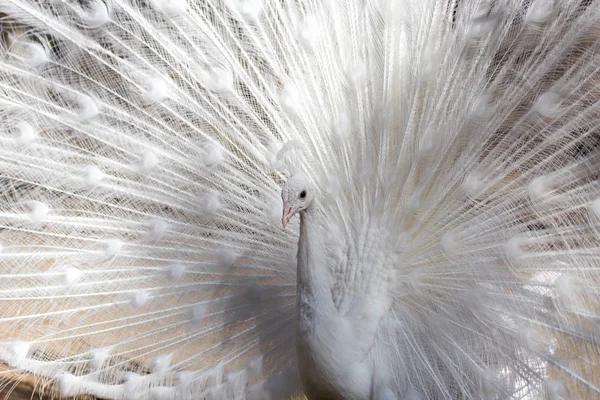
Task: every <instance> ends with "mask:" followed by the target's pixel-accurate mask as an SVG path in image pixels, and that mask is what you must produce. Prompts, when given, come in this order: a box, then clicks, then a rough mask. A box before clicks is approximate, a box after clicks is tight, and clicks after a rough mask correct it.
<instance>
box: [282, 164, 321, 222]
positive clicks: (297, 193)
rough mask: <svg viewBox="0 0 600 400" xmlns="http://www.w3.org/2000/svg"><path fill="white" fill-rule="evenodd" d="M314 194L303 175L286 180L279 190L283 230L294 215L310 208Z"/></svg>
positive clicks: (299, 174)
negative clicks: (281, 203)
mask: <svg viewBox="0 0 600 400" xmlns="http://www.w3.org/2000/svg"><path fill="white" fill-rule="evenodd" d="M314 192H315V191H314V190H313V188H312V187H311V185H310V184H309V182H308V180H307V179H306V177H305V176H304V175H303V174H301V173H298V174H296V175H293V176H291V177H289V178H288V180H287V181H286V182H285V184H284V185H283V187H282V188H281V199H282V200H283V216H282V217H281V224H282V225H283V227H284V228H285V226H286V225H287V223H288V222H289V221H290V218H292V217H293V216H294V215H296V213H298V212H300V211H304V210H306V209H307V208H308V207H310V205H311V204H312V202H313V199H314V195H315V194H314Z"/></svg>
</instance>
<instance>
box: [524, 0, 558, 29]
mask: <svg viewBox="0 0 600 400" xmlns="http://www.w3.org/2000/svg"><path fill="white" fill-rule="evenodd" d="M553 14H554V0H534V1H533V2H531V3H530V5H529V9H528V10H527V14H526V15H525V23H527V24H535V25H542V24H545V23H546V22H548V21H550V19H551V18H552V15H553Z"/></svg>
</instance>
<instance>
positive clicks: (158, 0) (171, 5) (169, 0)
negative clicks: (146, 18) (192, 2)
mask: <svg viewBox="0 0 600 400" xmlns="http://www.w3.org/2000/svg"><path fill="white" fill-rule="evenodd" d="M152 4H153V5H154V8H155V9H156V10H157V11H159V12H162V13H163V14H166V15H168V16H170V17H177V16H182V15H184V14H186V13H187V7H188V5H187V0H152Z"/></svg>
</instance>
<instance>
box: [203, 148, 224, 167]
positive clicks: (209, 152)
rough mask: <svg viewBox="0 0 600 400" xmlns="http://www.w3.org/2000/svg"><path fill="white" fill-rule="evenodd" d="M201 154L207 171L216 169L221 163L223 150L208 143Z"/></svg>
mask: <svg viewBox="0 0 600 400" xmlns="http://www.w3.org/2000/svg"><path fill="white" fill-rule="evenodd" d="M202 152H203V154H202V162H203V163H204V166H206V167H207V168H209V169H213V168H216V167H218V166H219V165H221V163H222V162H223V148H222V147H221V146H219V145H218V144H215V143H209V144H207V145H206V146H204V149H202Z"/></svg>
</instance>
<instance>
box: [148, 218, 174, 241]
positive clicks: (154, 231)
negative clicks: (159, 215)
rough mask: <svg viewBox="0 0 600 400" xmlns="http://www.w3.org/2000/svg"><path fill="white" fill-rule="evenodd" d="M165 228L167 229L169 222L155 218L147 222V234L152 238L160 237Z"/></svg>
mask: <svg viewBox="0 0 600 400" xmlns="http://www.w3.org/2000/svg"><path fill="white" fill-rule="evenodd" d="M167 229H169V224H168V223H167V221H164V220H162V219H155V220H152V221H150V222H148V234H149V235H150V238H151V239H153V240H158V239H160V238H161V237H162V236H163V235H164V234H165V232H166V231H167Z"/></svg>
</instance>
